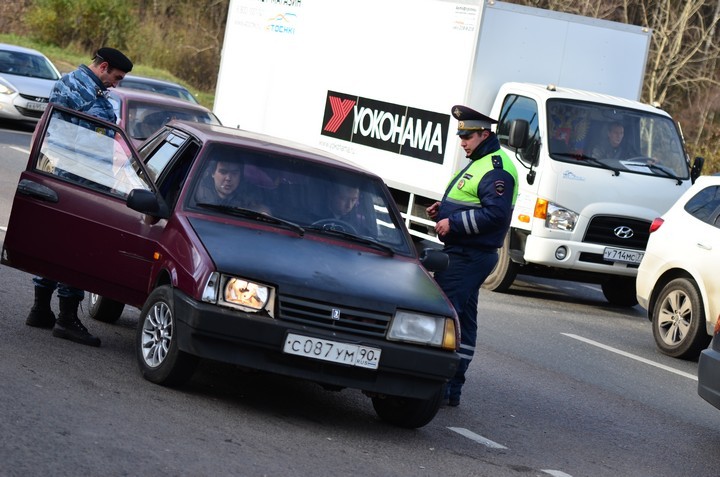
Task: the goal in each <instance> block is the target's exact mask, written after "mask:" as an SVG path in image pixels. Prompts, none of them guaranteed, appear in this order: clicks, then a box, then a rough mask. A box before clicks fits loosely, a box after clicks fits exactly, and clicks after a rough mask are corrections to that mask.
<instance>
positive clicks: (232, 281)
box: [202, 272, 274, 316]
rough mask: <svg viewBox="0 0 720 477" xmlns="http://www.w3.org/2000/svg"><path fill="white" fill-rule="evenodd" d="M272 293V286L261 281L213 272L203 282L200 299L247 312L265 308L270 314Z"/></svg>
mask: <svg viewBox="0 0 720 477" xmlns="http://www.w3.org/2000/svg"><path fill="white" fill-rule="evenodd" d="M273 293H274V289H273V288H272V287H269V286H267V285H264V284H262V283H257V282H253V281H252V280H246V279H244V278H239V277H233V276H229V275H220V274H218V273H217V272H215V273H212V274H210V277H209V278H208V281H207V283H206V284H205V289H204V290H203V294H202V300H203V301H205V302H208V303H216V304H218V305H224V306H230V307H233V308H239V309H241V310H243V311H247V312H258V311H263V310H265V311H267V312H268V313H269V314H270V316H272V315H273V313H272V297H273Z"/></svg>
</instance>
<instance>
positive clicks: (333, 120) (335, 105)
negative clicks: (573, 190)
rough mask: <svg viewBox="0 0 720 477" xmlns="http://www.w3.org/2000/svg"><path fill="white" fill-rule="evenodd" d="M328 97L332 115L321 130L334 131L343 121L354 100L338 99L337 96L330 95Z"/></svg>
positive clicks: (353, 104)
mask: <svg viewBox="0 0 720 477" xmlns="http://www.w3.org/2000/svg"><path fill="white" fill-rule="evenodd" d="M328 99H329V101H330V107H331V108H332V116H331V117H330V121H328V122H327V124H326V125H325V127H324V128H323V130H325V131H329V132H332V133H335V132H337V130H338V128H339V127H340V125H341V124H342V123H343V121H345V118H346V117H347V115H348V114H349V113H350V110H351V109H352V108H353V106H355V100H352V99H340V98H338V97H337V96H330V97H329V98H328Z"/></svg>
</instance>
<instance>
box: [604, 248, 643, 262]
mask: <svg viewBox="0 0 720 477" xmlns="http://www.w3.org/2000/svg"><path fill="white" fill-rule="evenodd" d="M643 255H645V252H641V251H638V250H623V249H621V248H610V247H605V252H604V253H603V258H605V260H609V261H611V262H623V263H640V261H641V260H642V258H643Z"/></svg>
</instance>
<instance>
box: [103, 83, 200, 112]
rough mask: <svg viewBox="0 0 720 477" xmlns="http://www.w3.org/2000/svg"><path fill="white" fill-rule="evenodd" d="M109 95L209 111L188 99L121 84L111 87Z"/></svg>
mask: <svg viewBox="0 0 720 477" xmlns="http://www.w3.org/2000/svg"><path fill="white" fill-rule="evenodd" d="M109 91H110V94H111V95H113V94H114V95H116V96H118V97H119V98H121V99H126V100H138V101H145V102H148V103H153V104H164V105H169V106H173V107H177V108H185V109H198V110H203V111H209V112H212V111H210V109H208V108H206V107H205V106H203V105H201V104H197V103H191V102H190V101H186V100H184V99H180V98H175V97H173V96H168V95H166V94H160V93H153V92H152V91H145V90H140V89H132V88H123V87H122V86H118V87H117V88H112V89H110V90H109Z"/></svg>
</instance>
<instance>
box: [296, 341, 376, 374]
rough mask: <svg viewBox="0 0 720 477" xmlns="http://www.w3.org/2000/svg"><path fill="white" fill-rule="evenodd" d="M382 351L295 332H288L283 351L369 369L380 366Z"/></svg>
mask: <svg viewBox="0 0 720 477" xmlns="http://www.w3.org/2000/svg"><path fill="white" fill-rule="evenodd" d="M381 351H382V350H380V349H378V348H370V347H368V346H361V345H353V344H349V343H340V342H338V341H330V340H322V339H318V338H310V337H308V336H301V335H296V334H294V333H288V335H287V338H286V339H285V345H284V346H283V352H285V353H288V354H294V355H297V356H305V357H307V358H312V359H320V360H323V361H332V362H333V363H342V364H349V365H352V366H359V367H361V368H368V369H377V368H378V363H379V362H380V352H381Z"/></svg>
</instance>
